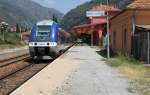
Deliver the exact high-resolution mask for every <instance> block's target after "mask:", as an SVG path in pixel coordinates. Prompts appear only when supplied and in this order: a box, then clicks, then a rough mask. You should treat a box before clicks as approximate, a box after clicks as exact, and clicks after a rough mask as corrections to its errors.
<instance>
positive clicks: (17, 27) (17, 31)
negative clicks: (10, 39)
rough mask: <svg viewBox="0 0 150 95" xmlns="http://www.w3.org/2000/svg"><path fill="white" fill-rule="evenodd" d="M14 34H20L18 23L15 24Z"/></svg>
mask: <svg viewBox="0 0 150 95" xmlns="http://www.w3.org/2000/svg"><path fill="white" fill-rule="evenodd" d="M16 33H20V26H19V24H18V23H17V24H16Z"/></svg>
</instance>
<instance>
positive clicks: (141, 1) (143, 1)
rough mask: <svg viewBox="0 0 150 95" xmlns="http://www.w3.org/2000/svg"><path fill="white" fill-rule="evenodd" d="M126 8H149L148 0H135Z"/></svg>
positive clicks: (149, 0)
mask: <svg viewBox="0 0 150 95" xmlns="http://www.w3.org/2000/svg"><path fill="white" fill-rule="evenodd" d="M128 9H150V0H135V1H134V2H133V3H131V4H129V6H128Z"/></svg>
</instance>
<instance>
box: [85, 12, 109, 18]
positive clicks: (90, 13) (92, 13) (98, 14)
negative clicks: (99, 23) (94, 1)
mask: <svg viewBox="0 0 150 95" xmlns="http://www.w3.org/2000/svg"><path fill="white" fill-rule="evenodd" d="M86 16H87V17H100V16H106V14H105V11H87V12H86Z"/></svg>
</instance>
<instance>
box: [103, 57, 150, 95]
mask: <svg viewBox="0 0 150 95" xmlns="http://www.w3.org/2000/svg"><path fill="white" fill-rule="evenodd" d="M106 63H107V64H109V65H110V66H112V67H116V68H118V69H119V71H120V72H121V73H123V74H125V76H127V78H128V79H129V80H130V82H131V84H132V85H131V86H132V87H130V88H129V89H128V90H129V91H130V92H134V93H139V95H150V66H144V65H143V64H142V63H140V62H139V61H138V60H136V59H134V58H133V57H131V56H128V55H123V54H118V55H117V56H115V57H114V58H111V59H109V60H107V61H106Z"/></svg>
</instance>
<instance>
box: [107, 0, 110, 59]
mask: <svg viewBox="0 0 150 95" xmlns="http://www.w3.org/2000/svg"><path fill="white" fill-rule="evenodd" d="M108 7H109V0H107V58H110V48H109V13H108V11H109V9H108Z"/></svg>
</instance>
